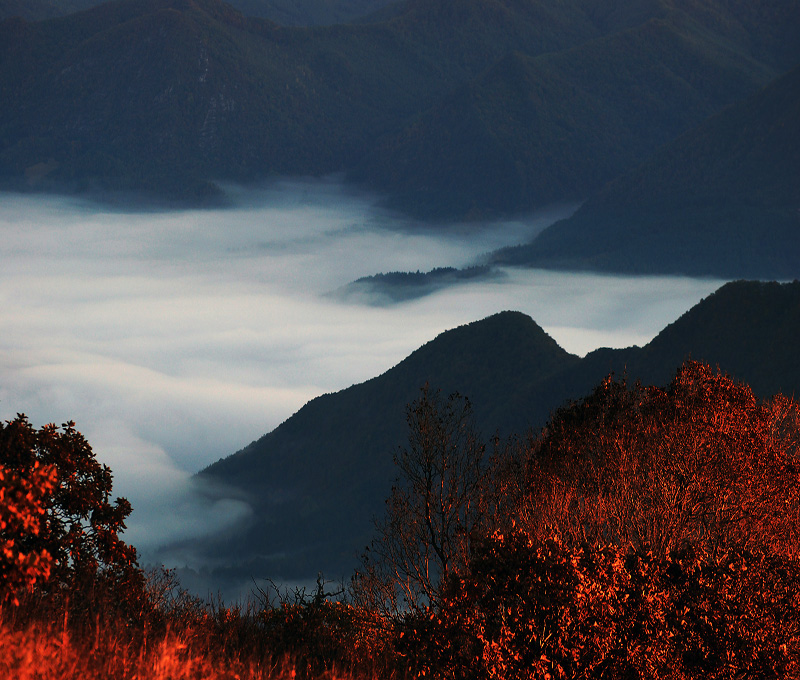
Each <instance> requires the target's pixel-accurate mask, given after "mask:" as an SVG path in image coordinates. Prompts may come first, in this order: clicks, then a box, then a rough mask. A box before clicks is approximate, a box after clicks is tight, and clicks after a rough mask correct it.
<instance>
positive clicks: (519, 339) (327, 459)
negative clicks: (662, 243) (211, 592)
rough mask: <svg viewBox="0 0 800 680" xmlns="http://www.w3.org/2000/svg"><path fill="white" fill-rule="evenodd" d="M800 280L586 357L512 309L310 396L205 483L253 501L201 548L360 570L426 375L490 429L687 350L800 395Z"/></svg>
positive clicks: (704, 305) (269, 563)
mask: <svg viewBox="0 0 800 680" xmlns="http://www.w3.org/2000/svg"><path fill="white" fill-rule="evenodd" d="M798 332H800V282H797V281H796V282H794V283H791V284H777V283H758V282H744V281H740V282H735V283H730V284H727V285H725V286H723V287H722V288H720V289H719V290H718V291H717V292H715V293H714V294H712V295H711V296H709V297H708V298H706V299H705V300H703V301H701V302H700V303H698V304H697V305H696V306H695V307H693V308H692V309H691V310H689V311H688V312H687V313H686V314H684V315H683V316H681V318H680V319H678V320H676V321H675V322H674V323H673V324H670V325H669V326H668V327H667V328H665V329H664V330H663V331H662V332H661V333H659V334H658V336H656V338H654V339H653V340H652V341H651V342H650V343H648V344H647V345H645V346H644V347H641V348H639V347H631V348H627V349H620V350H612V349H601V350H597V351H595V352H592V353H590V354H589V355H587V356H586V357H584V358H583V359H581V358H579V357H577V356H575V355H572V354H569V353H568V352H566V351H564V350H563V349H562V348H560V347H559V346H558V345H557V343H556V342H555V341H554V340H553V339H552V338H551V337H549V336H548V335H547V334H546V333H545V332H544V331H543V330H542V329H541V328H540V327H539V326H538V325H537V324H536V323H535V322H534V321H533V320H532V319H530V317H527V316H525V315H524V314H521V313H519V312H502V313H500V314H496V315H494V316H491V317H489V318H487V319H484V320H482V321H477V322H474V323H472V324H468V325H466V326H462V327H459V328H456V329H453V330H451V331H447V332H445V333H443V334H441V335H440V336H438V337H437V338H436V339H435V340H432V341H431V342H429V343H427V344H426V345H424V346H423V347H421V348H420V349H418V350H417V351H415V352H414V353H412V354H411V355H410V356H409V357H408V358H406V359H405V360H403V361H402V362H401V363H400V364H398V365H397V366H395V367H394V368H392V369H390V370H389V371H387V372H386V373H384V374H383V375H381V376H378V377H376V378H373V379H372V380H369V381H367V382H365V383H362V384H360V385H354V386H352V387H349V388H347V389H345V390H342V391H341V392H337V393H335V394H328V395H325V396H322V397H319V398H317V399H314V400H312V401H310V402H309V403H308V404H306V405H305V406H304V407H303V408H302V409H300V410H299V411H298V412H297V413H296V414H295V415H293V416H292V417H291V418H289V419H288V420H287V421H285V422H284V423H283V424H281V425H280V426H279V427H277V428H276V429H275V430H273V431H272V432H270V433H269V434H267V435H265V436H264V437H262V438H261V439H259V440H258V441H255V442H253V443H252V444H250V445H249V446H247V447H246V448H244V449H243V450H241V451H240V452H238V453H236V454H234V455H232V456H229V457H227V458H224V459H221V460H220V461H219V462H217V463H215V464H214V465H211V466H210V467H209V468H207V469H206V470H204V471H203V472H202V473H201V474H200V475H199V479H200V480H203V481H204V483H206V484H208V483H211V485H212V486H214V485H222V486H223V487H225V488H227V490H228V491H227V492H228V493H231V494H233V495H234V496H236V497H240V498H243V499H245V500H246V501H247V502H248V503H250V504H252V507H253V509H254V514H253V520H252V522H251V523H250V524H248V525H247V526H243V527H241V531H240V532H239V533H234V534H231V535H228V536H227V537H225V538H224V539H219V540H218V541H217V542H216V543H210V544H204V545H203V546H197V545H194V546H192V549H193V550H203V551H207V554H208V555H213V554H224V555H225V556H226V558H227V559H229V560H230V561H232V562H234V563H236V565H237V566H236V567H235V568H234V567H231V568H230V569H229V572H228V573H229V574H231V575H234V574H239V575H240V576H243V575H246V574H253V575H261V576H274V577H279V578H313V577H314V576H315V575H316V573H317V570H320V569H321V570H323V571H324V572H325V573H326V575H328V576H330V577H335V576H338V575H345V574H348V573H350V571H351V570H352V568H353V566H354V560H355V556H356V554H357V553H358V552H359V551H360V550H361V549H363V547H364V546H365V545H366V543H367V542H368V540H369V537H370V534H371V528H372V525H371V519H372V517H373V516H375V515H378V514H379V513H380V512H381V508H382V507H383V500H384V498H385V497H386V496H387V495H388V492H389V488H390V485H391V482H392V479H393V478H394V476H395V473H394V469H393V464H392V454H393V453H394V452H395V451H396V450H397V448H398V447H399V446H402V445H403V443H404V441H405V435H406V432H405V423H404V418H403V414H404V407H405V405H406V404H407V403H409V402H410V401H412V400H413V399H415V398H416V397H417V396H418V394H419V388H420V387H421V386H422V385H423V384H425V383H426V382H427V383H429V384H430V386H431V387H432V388H434V389H436V388H441V390H442V391H443V392H444V393H445V394H448V393H450V392H452V391H458V392H460V393H461V394H463V395H466V396H468V397H469V398H470V399H471V401H472V403H473V405H474V409H475V414H476V417H477V421H478V424H479V426H480V427H481V429H482V431H483V434H484V436H487V437H488V436H490V435H492V434H493V433H495V432H498V433H499V434H501V435H507V434H510V433H514V432H516V433H519V434H524V433H525V432H526V431H527V430H528V428H538V427H540V426H542V425H543V424H544V423H545V422H546V420H547V419H548V417H549V415H550V413H551V412H552V411H553V409H555V408H557V407H558V406H560V405H561V404H563V403H564V402H566V401H567V400H569V399H577V398H580V397H581V396H583V395H585V394H586V393H588V392H589V391H590V390H591V389H592V387H594V386H595V385H596V384H597V383H599V381H600V380H601V379H602V378H603V377H605V376H606V375H607V374H608V373H609V372H611V371H614V372H616V373H617V374H618V375H623V374H625V375H627V377H628V379H629V380H635V379H641V380H642V381H643V382H645V383H655V384H664V383H666V382H667V381H668V380H669V379H670V377H671V376H672V375H673V373H674V371H675V369H676V368H677V367H678V366H679V365H680V364H681V363H682V362H683V361H684V360H685V359H686V358H688V357H692V358H694V359H697V360H703V361H706V362H708V363H710V364H712V365H719V366H720V367H721V368H722V369H723V370H725V371H727V372H729V373H731V374H732V375H733V376H734V377H736V378H738V379H741V380H744V381H747V382H749V383H750V384H751V385H752V386H753V388H754V390H755V391H756V393H758V394H760V395H762V396H767V395H771V394H773V393H776V392H778V391H782V392H783V393H784V394H787V395H789V396H791V395H792V394H794V395H800V362H798V361H797V357H796V338H797V337H798Z"/></svg>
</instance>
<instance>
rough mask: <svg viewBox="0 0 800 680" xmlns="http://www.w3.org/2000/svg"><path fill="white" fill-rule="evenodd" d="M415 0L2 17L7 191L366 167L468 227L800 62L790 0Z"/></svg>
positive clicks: (594, 177) (674, 129)
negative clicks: (297, 21) (364, 15)
mask: <svg viewBox="0 0 800 680" xmlns="http://www.w3.org/2000/svg"><path fill="white" fill-rule="evenodd" d="M751 5H752V3H745V2H743V1H742V0H730V1H728V0H726V1H725V2H723V0H704V1H703V2H690V1H689V0H686V1H685V2H684V1H682V2H677V1H672V0H669V1H668V0H635V1H634V0H630V1H629V2H626V3H622V4H620V3H614V2H611V1H610V0H603V1H602V2H600V3H597V2H588V0H565V1H563V2H558V3H555V2H551V1H550V0H535V1H529V0H525V1H522V0H463V1H460V2H458V3H452V2H450V1H449V0H408V1H407V2H405V3H404V4H402V5H398V6H397V7H396V8H393V10H392V11H391V12H389V13H388V14H387V15H386V18H385V19H383V20H379V21H378V20H376V21H372V22H365V23H360V24H358V25H338V26H324V27H314V28H301V27H294V28H292V27H284V26H279V25H278V24H275V23H272V22H269V21H267V20H264V19H256V18H247V17H245V16H244V15H243V14H241V13H240V12H238V11H237V10H235V9H233V8H232V7H231V6H230V5H226V4H224V3H222V2H220V0H114V1H113V2H108V3H105V4H102V5H98V6H96V7H93V8H91V9H88V10H86V11H83V12H78V13H75V14H71V15H69V16H66V17H61V18H56V19H51V20H47V21H41V22H26V21H24V20H21V19H8V20H6V21H3V22H0V93H2V97H0V183H2V185H3V186H5V187H12V188H17V189H48V188H49V189H53V188H57V189H61V190H63V189H65V188H67V189H72V190H86V189H92V188H97V189H105V190H107V189H135V190H140V191H144V192H149V193H150V194H160V195H161V196H165V197H169V198H179V199H184V200H199V199H203V198H204V197H205V198H207V197H208V196H213V195H214V194H215V187H214V185H213V184H212V182H214V181H215V180H239V181H247V180H255V179H259V178H265V177H270V176H274V175H276V174H302V175H319V174H326V173H333V172H342V171H344V172H351V177H353V178H357V179H358V180H359V181H362V182H363V183H365V184H366V185H367V186H370V187H372V188H375V189H378V190H381V191H385V192H387V193H388V194H389V195H390V196H391V197H392V198H393V204H394V205H397V206H400V207H403V208H405V209H411V208H412V207H413V208H414V209H415V211H416V212H418V213H421V214H425V215H436V216H438V217H445V218H452V217H463V216H465V215H471V216H473V217H478V216H483V215H494V214H505V213H513V212H518V211H521V210H527V209H529V208H531V207H534V206H537V205H541V204H542V203H543V202H547V201H552V200H571V199H574V198H576V197H579V198H584V197H585V195H586V193H587V192H588V191H589V190H591V189H592V188H595V187H597V186H599V185H600V184H601V183H602V182H605V181H607V180H608V179H611V178H612V177H613V176H614V175H615V174H617V173H619V172H622V171H624V170H627V169H630V168H631V167H633V166H634V165H637V164H638V163H640V162H642V161H644V160H645V158H646V156H647V155H648V154H649V153H651V152H652V151H654V150H655V148H656V147H657V146H658V145H659V144H661V143H663V142H666V141H669V140H670V139H672V138H673V137H674V136H675V135H677V134H679V133H681V132H683V131H686V130H688V129H690V128H691V127H693V126H695V125H697V124H699V123H700V122H702V121H703V120H704V119H705V118H706V117H707V116H708V115H710V114H712V113H714V112H716V111H718V110H719V109H721V108H723V107H724V106H726V105H728V104H730V103H732V102H734V101H737V100H739V99H741V98H742V97H744V96H745V95H747V94H749V93H751V92H753V91H754V90H756V89H757V88H759V87H760V86H762V85H764V84H765V83H766V82H768V81H769V80H770V79H772V78H774V77H775V76H777V75H779V74H780V73H782V72H784V71H785V70H786V69H788V68H789V67H790V66H791V65H792V64H793V63H796V61H798V60H800V47H798V45H799V44H800V41H798V40H796V38H797V36H798V35H800V12H798V10H797V5H796V3H794V2H793V1H792V0H768V2H764V3H758V6H757V7H752V6H751Z"/></svg>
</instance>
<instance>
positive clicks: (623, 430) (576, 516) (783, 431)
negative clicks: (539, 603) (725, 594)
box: [516, 362, 800, 556]
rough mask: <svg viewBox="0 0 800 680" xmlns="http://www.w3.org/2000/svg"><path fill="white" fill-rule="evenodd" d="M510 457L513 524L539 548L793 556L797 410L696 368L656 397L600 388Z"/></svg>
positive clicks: (797, 535) (799, 477) (637, 388)
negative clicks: (517, 475)
mask: <svg viewBox="0 0 800 680" xmlns="http://www.w3.org/2000/svg"><path fill="white" fill-rule="evenodd" d="M522 457H523V458H524V459H525V470H524V479H523V480H522V483H521V486H522V487H523V491H522V494H521V495H522V498H521V500H520V502H519V504H518V508H517V512H516V516H517V519H518V522H519V523H520V524H521V525H523V526H524V527H525V528H526V530H527V531H528V532H529V533H530V534H531V536H535V537H537V538H538V539H539V540H546V539H548V538H550V537H555V538H558V539H559V540H560V541H561V542H563V543H564V544H566V545H569V546H572V547H577V546H580V545H582V544H583V543H589V544H590V545H594V546H602V545H605V544H614V545H618V546H621V547H624V548H626V549H627V548H630V549H633V550H636V551H642V550H652V551H654V552H655V553H657V554H659V555H666V554H668V553H670V552H672V551H675V550H678V549H681V548H682V547H683V546H685V545H688V544H691V545H697V546H703V547H704V548H705V549H707V550H709V551H711V552H712V553H715V554H720V555H722V554H725V553H726V552H729V551H731V550H739V551H742V550H746V551H759V550H763V551H772V552H776V553H778V554H781V555H787V556H800V408H798V405H797V404H796V403H794V402H793V401H792V400H790V399H787V398H786V397H783V396H782V395H777V396H775V397H773V398H772V399H770V400H767V401H759V400H758V399H756V398H755V397H754V395H753V393H752V390H751V389H750V387H749V386H748V385H746V384H743V383H737V382H735V381H733V380H732V379H730V378H729V377H727V376H725V375H721V374H719V373H717V372H715V371H713V370H712V369H711V368H710V367H708V366H706V365H704V364H700V363H697V362H687V363H685V364H684V365H683V366H682V367H681V368H680V369H679V370H678V372H677V374H676V376H675V378H674V379H673V380H672V382H671V384H670V385H669V386H668V387H667V388H666V389H662V388H659V387H643V386H641V385H639V384H636V385H633V386H628V385H627V384H626V383H625V382H624V381H619V380H614V379H613V378H608V379H607V380H605V381H604V382H603V383H602V384H601V385H600V386H599V387H598V388H597V389H596V390H595V391H594V392H593V393H592V394H591V395H590V396H589V397H587V398H586V399H584V400H583V401H581V402H576V403H573V404H570V405H568V406H566V407H564V408H562V409H561V410H559V411H558V412H557V413H556V414H555V415H554V417H553V418H552V419H551V421H550V423H548V425H547V427H546V428H545V429H544V431H543V433H542V434H541V436H540V437H539V438H538V439H537V440H536V441H535V442H534V443H533V445H532V446H531V448H530V450H529V451H527V452H526V453H525V454H524V455H523V456H522Z"/></svg>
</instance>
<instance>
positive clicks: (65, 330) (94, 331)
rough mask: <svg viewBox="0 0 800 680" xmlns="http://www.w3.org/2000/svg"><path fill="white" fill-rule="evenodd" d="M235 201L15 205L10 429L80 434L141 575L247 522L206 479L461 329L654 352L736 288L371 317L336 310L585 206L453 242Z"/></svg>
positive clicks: (431, 296) (418, 304) (2, 355)
mask: <svg viewBox="0 0 800 680" xmlns="http://www.w3.org/2000/svg"><path fill="white" fill-rule="evenodd" d="M227 189H228V195H229V196H230V197H231V199H232V200H231V202H232V205H231V206H230V207H227V208H224V209H214V210H203V211H196V210H184V211H163V212H159V211H136V210H127V209H122V208H119V207H117V208H114V207H109V206H108V205H102V204H96V203H92V202H89V201H85V200H79V199H75V198H64V197H52V196H21V195H13V194H5V195H2V197H0V262H2V267H0V324H1V327H2V334H0V375H1V376H2V379H0V418H2V419H3V420H6V419H9V418H12V417H14V415H15V414H16V413H18V412H21V413H25V414H26V415H27V416H28V417H29V418H30V419H31V421H32V422H33V424H34V425H37V426H39V425H42V424H44V423H47V422H55V423H58V424H60V423H63V422H65V421H67V420H74V421H75V422H76V424H77V427H78V429H79V430H80V431H81V432H82V433H83V434H84V435H85V436H86V438H87V439H88V441H89V442H90V443H91V445H92V446H93V449H94V451H95V452H96V454H97V457H98V459H99V460H100V461H101V462H103V463H105V464H107V465H109V466H110V467H111V469H112V470H113V472H114V479H115V488H114V491H115V494H116V495H122V496H125V497H127V498H128V499H129V500H130V501H131V503H132V504H133V507H134V512H133V514H132V515H131V517H130V518H129V521H128V530H127V531H126V533H125V539H126V540H127V541H128V542H130V543H132V544H133V545H135V546H136V547H137V548H138V549H139V550H140V552H141V553H142V558H143V561H144V562H146V561H147V559H148V555H152V554H154V551H156V549H157V548H159V547H161V546H163V545H167V544H170V543H173V542H175V541H176V540H178V539H180V538H183V537H198V536H203V535H206V534H211V533H214V532H218V531H221V530H224V529H226V528H229V527H231V526H233V525H235V524H236V523H237V522H238V521H239V520H241V519H242V518H243V517H245V516H246V515H247V513H248V512H249V508H248V506H247V504H246V503H244V502H242V501H238V500H236V499H235V498H230V499H228V500H225V501H217V502H215V503H213V504H210V503H206V502H204V501H202V500H201V498H200V497H199V496H198V495H197V494H196V493H195V490H194V488H193V487H192V485H191V484H190V478H191V476H192V475H193V473H195V472H197V471H198V470H200V469H202V468H204V467H205V466H207V465H208V464H210V463H212V462H214V461H216V460H217V459H219V458H221V457H224V456H227V455H230V454H232V453H233V452H235V451H237V450H238V449H241V448H242V447H243V446H245V445H247V444H248V443H250V442H251V441H252V440H254V439H256V438H258V437H260V436H261V435H263V434H264V433H266V432H268V431H270V430H272V429H273V428H274V427H276V426H277V425H278V424H280V423H281V422H282V421H283V420H285V419H286V418H288V417H289V416H290V415H291V414H292V413H294V412H295V411H297V410H298V409H299V408H300V407H301V406H302V405H303V404H304V403H305V402H307V401H308V400H310V399H312V398H313V397H315V396H318V395H320V394H323V393H326V392H333V391H337V390H340V389H343V388H345V387H348V386H349V385H351V384H353V383H357V382H361V381H364V380H367V379H369V378H371V377H373V376H376V375H378V374H380V373H382V372H384V371H386V370H387V369H389V368H390V367H392V366H394V365H395V364H397V363H398V362H399V361H400V360H402V359H403V358H404V357H406V356H407V355H408V354H409V353H411V352H412V351H413V350H415V349H416V348H418V347H419V346H420V345H422V344H424V343H425V342H427V341H429V340H431V339H433V338H434V337H435V336H436V335H437V334H439V333H441V332H442V331H444V330H447V329H450V328H454V327H456V326H459V325H461V324H464V323H468V322H471V321H475V320H477V319H481V318H484V317H486V316H489V315H491V314H494V313H496V312H498V311H501V310H506V309H512V310H519V311H521V312H524V313H526V314H528V315H530V316H531V317H533V319H534V320H536V322H537V323H539V325H541V326H542V327H543V328H544V329H545V330H546V331H547V332H548V333H549V334H550V335H551V336H552V337H553V338H554V339H555V340H556V341H557V342H558V343H559V344H560V345H561V346H562V347H564V348H565V349H567V350H568V351H570V352H573V353H576V354H579V355H583V354H585V353H586V352H588V351H590V350H592V349H595V348H597V347H601V346H607V347H625V346H629V345H632V344H640V345H641V344H644V343H646V342H648V341H649V340H650V339H651V338H652V337H653V336H654V335H655V334H656V333H657V332H658V331H660V330H661V329H662V328H663V327H664V326H665V325H667V324H668V323H670V322H672V321H673V320H675V319H676V318H677V317H678V316H680V314H682V313H683V312H684V311H686V310H687V309H689V308H690V307H691V306H693V305H694V304H696V303H697V302H698V301H700V299H701V298H703V297H705V296H706V295H708V294H709V293H711V292H712V291H714V290H716V289H717V288H718V287H719V286H720V285H721V284H722V283H723V282H722V281H720V280H718V279H690V278H677V277H676V278H668V277H635V278H634V277H617V276H605V275H602V276H601V275H594V274H588V273H564V272H554V271H542V270H533V269H501V270H497V271H495V272H493V275H492V276H491V277H488V278H485V279H481V278H479V279H475V280H462V281H457V282H455V283H454V284H453V285H447V286H444V287H437V288H435V289H431V290H430V291H425V290H422V291H419V292H420V293H421V294H419V295H417V296H415V297H412V298H410V299H406V300H404V301H402V302H398V303H396V304H387V303H386V301H385V300H384V301H383V303H382V304H374V302H375V301H374V300H371V299H370V293H369V290H367V291H366V292H365V293H363V294H362V297H359V296H352V295H351V296H344V297H343V296H340V295H336V294H334V293H335V292H336V291H338V290H341V289H342V288H343V287H345V286H347V285H348V284H349V283H351V282H352V281H354V280H356V279H358V278H361V277H368V276H371V275H374V274H377V273H385V272H396V271H411V272H415V271H420V272H427V271H429V270H432V269H435V268H438V267H454V268H464V267H470V266H473V265H476V264H481V263H482V262H483V261H484V259H485V256H486V254H487V253H489V252H491V251H492V250H495V249H498V248H501V247H504V246H509V245H516V244H518V243H524V242H527V241H529V240H530V239H531V238H532V237H533V236H535V234H536V233H538V232H539V231H541V230H542V229H544V228H545V227H546V226H547V225H549V224H550V223H552V222H553V221H555V220H556V219H558V218H561V217H564V216H565V215H568V214H570V212H572V211H573V210H574V208H575V206H565V207H557V208H554V209H552V210H548V211H544V212H542V213H540V214H536V215H531V216H529V217H527V218H525V219H519V220H514V221H508V222H495V223H491V224H480V225H475V224H470V225H449V226H443V225H426V224H421V223H415V222H409V221H407V220H404V219H403V218H402V217H399V216H397V215H394V214H391V213H388V212H386V211H385V210H382V209H381V208H380V207H379V205H378V203H377V201H376V200H375V198H374V197H371V196H368V195H363V194H358V193H354V192H352V191H350V190H348V189H346V188H345V187H343V186H341V185H340V184H338V183H336V182H332V181H286V182H280V183H275V184H272V185H269V186H265V187H261V188H259V189H242V188H238V187H228V188H227ZM422 293H427V294H422ZM576 396H578V395H576ZM398 417H402V414H398ZM390 453H391V452H387V455H390ZM176 559H177V558H176ZM181 559H184V560H186V559H189V558H187V557H186V556H183V557H182V558H181ZM168 566H183V565H182V564H176V565H168ZM190 566H192V567H195V568H198V567H200V566H202V565H190Z"/></svg>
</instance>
